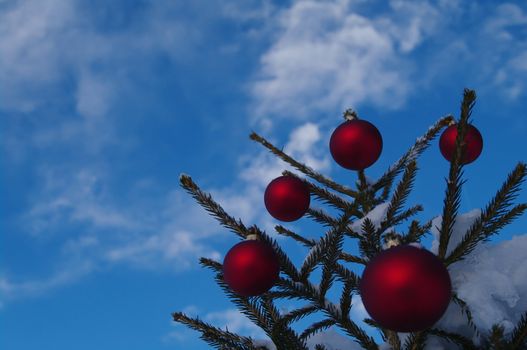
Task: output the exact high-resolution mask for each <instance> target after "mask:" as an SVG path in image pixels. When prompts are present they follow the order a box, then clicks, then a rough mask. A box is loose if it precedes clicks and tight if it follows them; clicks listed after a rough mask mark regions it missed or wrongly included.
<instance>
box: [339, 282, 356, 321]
mask: <svg viewBox="0 0 527 350" xmlns="http://www.w3.org/2000/svg"><path fill="white" fill-rule="evenodd" d="M352 293H353V282H352V281H349V280H348V281H345V282H344V288H343V289H342V294H341V296H340V312H341V314H342V317H343V318H346V317H349V314H350V311H351V298H352V295H351V294H352Z"/></svg>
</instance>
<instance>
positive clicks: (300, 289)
mask: <svg viewBox="0 0 527 350" xmlns="http://www.w3.org/2000/svg"><path fill="white" fill-rule="evenodd" d="M278 286H279V287H280V288H284V289H286V290H290V291H291V292H292V293H291V294H296V295H297V296H298V297H299V298H302V299H307V300H310V301H311V302H312V303H313V304H314V305H317V306H318V308H319V310H321V311H324V313H325V314H326V315H327V316H328V317H331V318H333V319H334V320H336V324H337V325H338V326H339V327H340V328H341V329H342V330H343V331H345V332H346V333H347V334H348V335H350V336H351V337H353V338H355V341H356V342H357V343H359V344H360V345H361V346H362V347H363V348H364V349H368V350H379V348H378V346H377V344H376V343H375V340H374V339H373V338H372V337H370V336H368V335H367V334H366V333H365V332H364V331H363V330H362V329H361V328H360V327H358V326H357V324H355V322H353V321H352V320H351V319H349V317H343V316H342V313H341V311H340V310H339V309H338V307H336V305H334V304H333V303H331V302H330V301H328V300H324V301H322V300H321V299H322V298H321V297H320V293H319V290H318V288H316V287H314V286H313V285H312V284H311V283H310V282H309V281H302V282H297V283H294V282H292V281H289V280H286V279H283V278H281V279H280V281H279V283H278Z"/></svg>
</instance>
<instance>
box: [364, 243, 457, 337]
mask: <svg viewBox="0 0 527 350" xmlns="http://www.w3.org/2000/svg"><path fill="white" fill-rule="evenodd" d="M451 291H452V286H451V283H450V276H449V274H448V270H447V269H446V267H445V266H444V265H443V263H442V261H441V260H440V259H439V258H438V257H437V256H436V255H434V254H433V253H431V252H429V251H428V250H426V249H422V248H417V247H414V246H410V245H399V246H396V247H392V248H389V249H387V250H383V251H382V252H381V253H379V255H377V256H376V257H375V258H373V259H372V260H371V261H370V262H369V263H368V265H366V268H365V269H364V272H363V275H362V279H361V282H360V293H361V297H362V302H363V304H364V307H365V308H366V311H367V312H368V314H369V315H370V316H371V318H373V319H374V320H375V321H376V322H378V323H379V324H380V325H381V326H382V327H384V328H387V329H390V330H393V331H396V332H417V331H421V330H424V329H426V328H428V327H431V326H432V325H434V323H436V322H437V321H438V320H439V319H440V318H441V316H443V314H444V312H445V311H446V309H447V307H448V304H449V302H450V293H451Z"/></svg>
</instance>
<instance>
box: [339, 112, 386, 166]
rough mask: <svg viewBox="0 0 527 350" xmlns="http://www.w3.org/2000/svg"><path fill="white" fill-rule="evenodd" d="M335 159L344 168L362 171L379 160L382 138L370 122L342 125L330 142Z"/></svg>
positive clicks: (348, 122)
mask: <svg viewBox="0 0 527 350" xmlns="http://www.w3.org/2000/svg"><path fill="white" fill-rule="evenodd" d="M329 150H330V152H331V155H332V156H333V159H335V161H336V162H337V163H338V164H339V165H340V166H342V167H343V168H346V169H350V170H362V169H365V168H367V167H369V166H370V165H372V164H373V163H375V162H376V161H377V159H379V156H380V155H381V151H382V136H381V133H380V132H379V130H377V128H376V127H375V126H374V125H373V124H372V123H370V122H367V121H365V120H360V119H353V120H348V121H346V122H344V123H342V124H340V125H339V126H338V127H337V128H336V129H335V131H333V134H332V135H331V139H330V141H329Z"/></svg>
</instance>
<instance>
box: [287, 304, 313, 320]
mask: <svg viewBox="0 0 527 350" xmlns="http://www.w3.org/2000/svg"><path fill="white" fill-rule="evenodd" d="M317 311H318V307H317V306H316V305H313V304H309V305H306V306H303V307H301V308H299V309H295V310H292V311H290V312H288V313H287V314H285V315H284V316H283V318H282V319H283V320H284V322H285V323H286V324H289V323H292V322H296V321H298V320H300V319H301V318H304V317H306V316H308V315H311V314H312V313H314V312H317Z"/></svg>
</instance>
